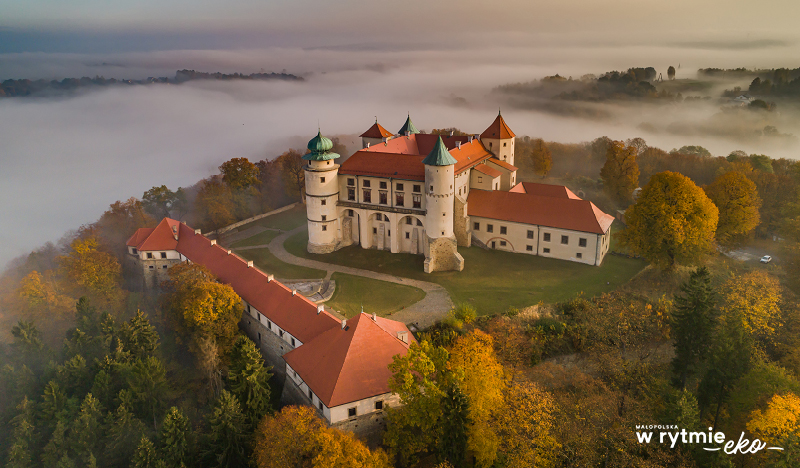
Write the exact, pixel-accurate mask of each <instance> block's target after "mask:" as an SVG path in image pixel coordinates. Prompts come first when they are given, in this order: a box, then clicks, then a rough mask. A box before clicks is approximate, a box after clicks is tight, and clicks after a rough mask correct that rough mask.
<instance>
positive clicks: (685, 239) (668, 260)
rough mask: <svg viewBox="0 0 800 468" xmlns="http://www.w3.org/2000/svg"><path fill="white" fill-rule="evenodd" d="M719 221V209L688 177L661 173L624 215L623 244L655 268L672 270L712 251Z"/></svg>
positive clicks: (652, 178) (655, 176)
mask: <svg viewBox="0 0 800 468" xmlns="http://www.w3.org/2000/svg"><path fill="white" fill-rule="evenodd" d="M718 218H719V210H718V209H717V207H716V206H714V203H712V202H711V200H710V199H709V198H708V197H707V196H706V194H705V192H703V190H702V189H701V188H700V187H698V186H696V185H695V184H694V182H692V181H691V180H690V179H689V178H688V177H686V176H684V175H682V174H678V173H675V172H661V173H659V174H655V175H654V176H653V177H651V178H650V182H648V183H647V185H645V187H644V189H643V190H642V193H641V195H639V198H638V199H637V200H636V203H634V204H633V205H632V206H631V207H629V208H628V209H627V211H626V212H625V223H626V224H627V227H626V228H625V230H624V231H623V232H622V234H621V237H622V242H623V243H624V244H625V245H627V246H628V247H629V248H630V249H631V250H632V251H633V252H634V253H637V254H639V255H642V256H643V257H644V258H646V259H647V260H649V261H650V262H651V263H653V264H654V265H656V266H659V267H661V268H662V269H665V270H668V269H673V268H675V266H676V265H677V264H678V263H692V262H697V261H699V260H700V259H701V258H702V257H703V256H704V255H705V254H707V253H709V252H711V251H712V250H713V248H714V233H715V231H716V230H717V220H718Z"/></svg>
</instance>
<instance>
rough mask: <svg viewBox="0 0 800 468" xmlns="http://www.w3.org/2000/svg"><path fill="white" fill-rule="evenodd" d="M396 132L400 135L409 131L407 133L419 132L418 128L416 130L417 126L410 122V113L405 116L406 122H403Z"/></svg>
mask: <svg viewBox="0 0 800 468" xmlns="http://www.w3.org/2000/svg"><path fill="white" fill-rule="evenodd" d="M397 133H399V134H400V135H405V134H406V133H409V134H411V133H419V130H417V127H415V126H414V124H413V123H411V113H409V114H408V117H407V118H406V123H404V124H403V127H402V128H400V131H399V132H397Z"/></svg>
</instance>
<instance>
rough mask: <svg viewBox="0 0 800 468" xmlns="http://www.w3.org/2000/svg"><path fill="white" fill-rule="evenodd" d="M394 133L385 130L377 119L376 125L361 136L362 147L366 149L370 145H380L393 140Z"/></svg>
mask: <svg viewBox="0 0 800 468" xmlns="http://www.w3.org/2000/svg"><path fill="white" fill-rule="evenodd" d="M393 136H394V135H392V132H390V131H389V130H386V129H385V128H383V126H382V125H381V124H379V123H378V118H377V117H376V118H375V123H374V124H373V125H372V126H371V127H370V128H369V130H367V131H366V132H364V133H362V134H361V147H362V148H366V147H368V146H369V145H375V144H378V143H383V142H384V141H385V140H386V139H388V138H392V137H393Z"/></svg>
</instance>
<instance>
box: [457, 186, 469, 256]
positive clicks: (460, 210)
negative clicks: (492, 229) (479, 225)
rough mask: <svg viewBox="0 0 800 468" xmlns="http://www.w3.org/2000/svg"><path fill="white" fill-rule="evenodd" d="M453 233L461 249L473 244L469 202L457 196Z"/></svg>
mask: <svg viewBox="0 0 800 468" xmlns="http://www.w3.org/2000/svg"><path fill="white" fill-rule="evenodd" d="M453 233H454V234H455V235H456V240H457V241H458V246H459V247H469V246H470V245H471V244H472V232H471V231H470V229H469V216H467V201H466V200H464V199H463V198H461V197H459V196H456V201H455V207H454V213H453Z"/></svg>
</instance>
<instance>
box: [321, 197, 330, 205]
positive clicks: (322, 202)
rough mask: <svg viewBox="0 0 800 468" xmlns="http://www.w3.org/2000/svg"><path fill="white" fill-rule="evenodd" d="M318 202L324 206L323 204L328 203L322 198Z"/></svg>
mask: <svg viewBox="0 0 800 468" xmlns="http://www.w3.org/2000/svg"><path fill="white" fill-rule="evenodd" d="M319 204H320V205H322V206H325V205H327V204H328V200H326V199H324V198H323V199H322V200H320V201H319Z"/></svg>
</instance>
